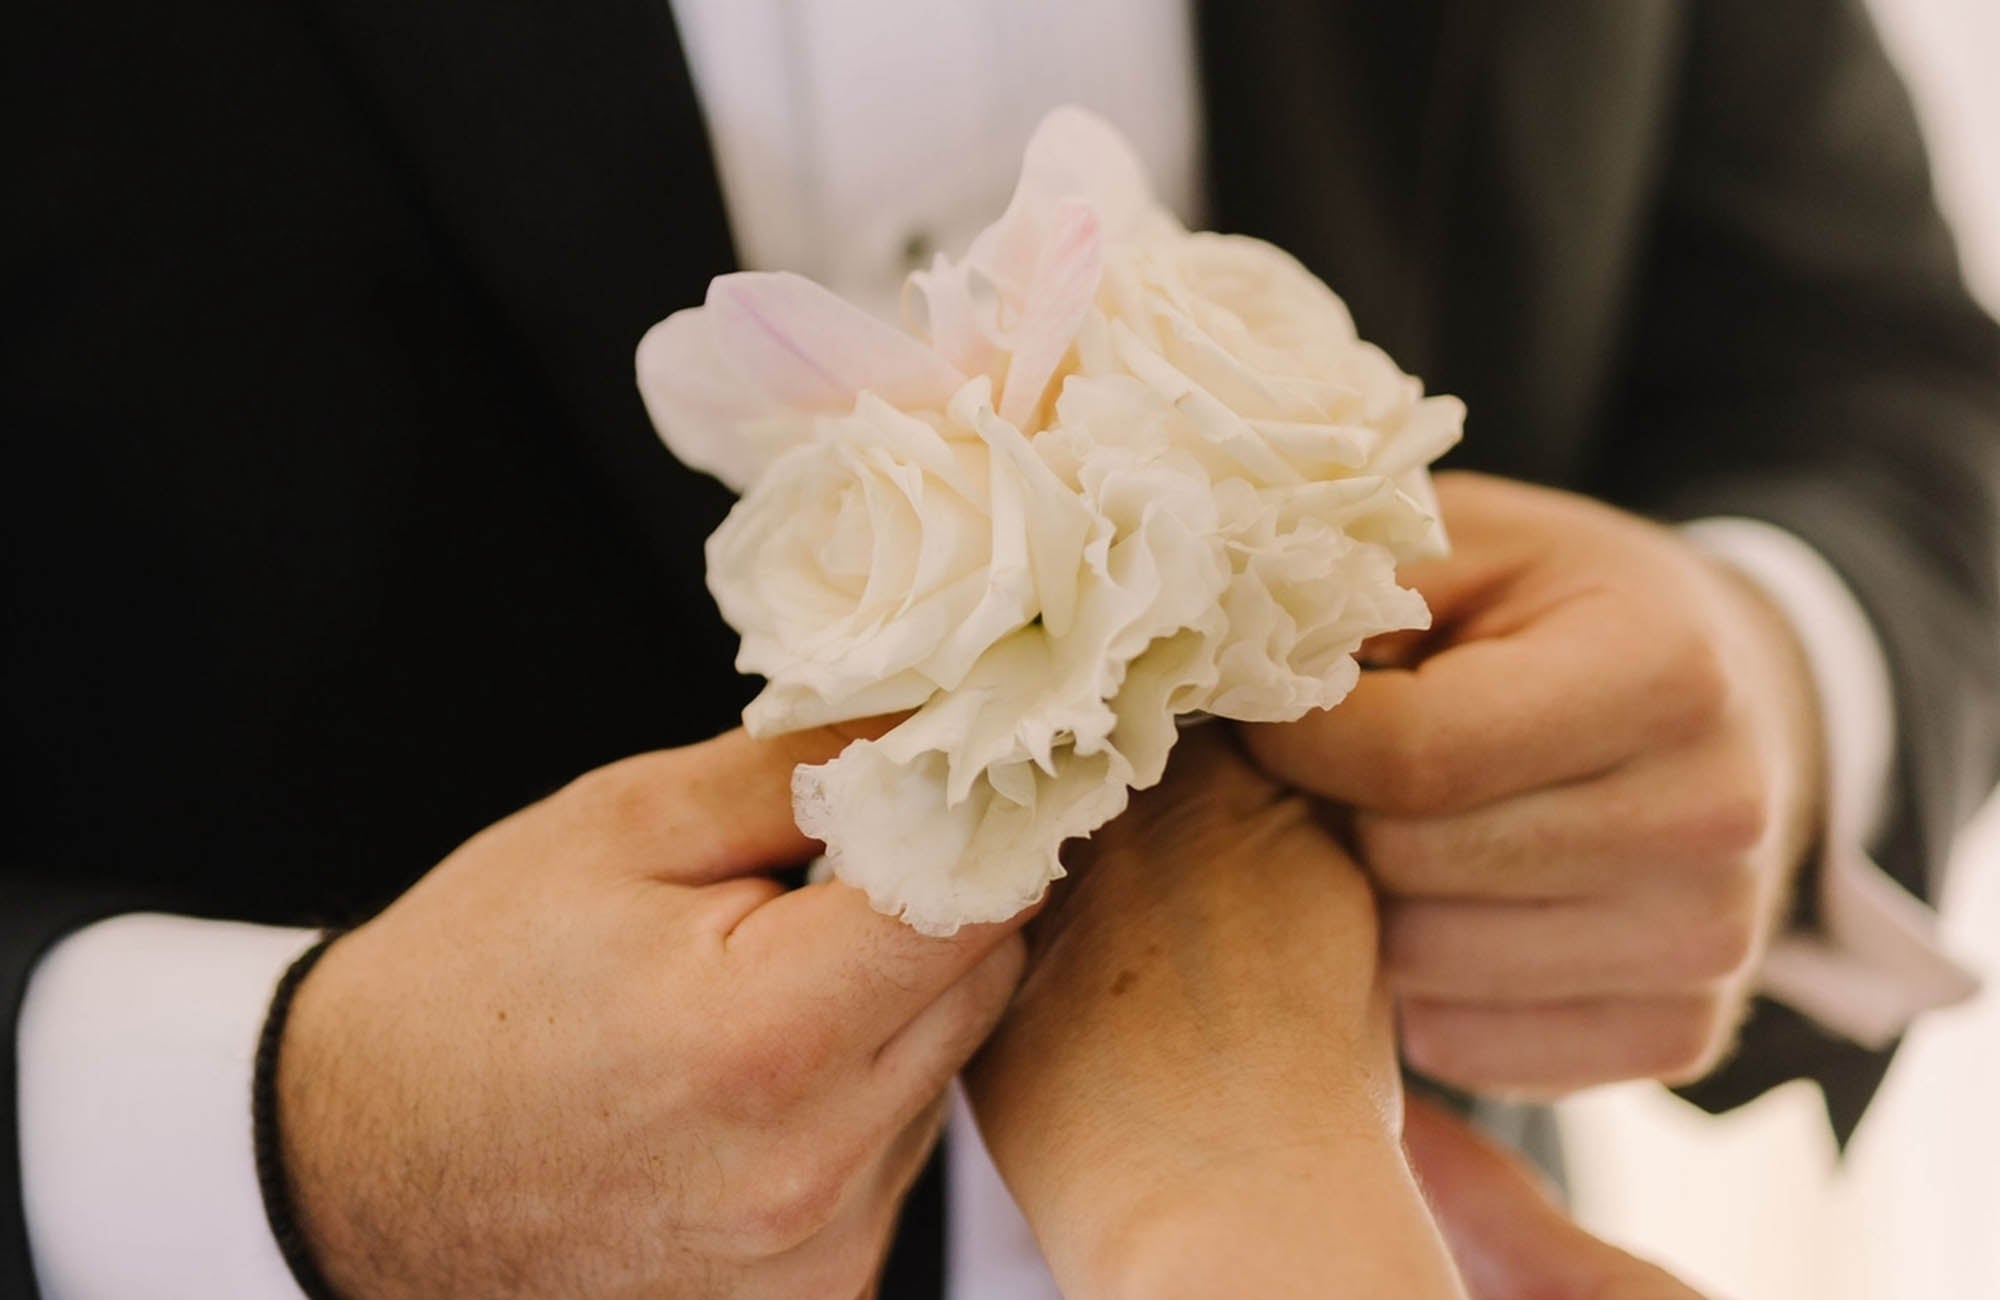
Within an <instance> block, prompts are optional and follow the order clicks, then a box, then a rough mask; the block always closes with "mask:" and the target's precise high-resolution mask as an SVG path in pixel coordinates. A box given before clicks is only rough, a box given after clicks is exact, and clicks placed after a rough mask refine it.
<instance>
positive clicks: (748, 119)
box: [18, 0, 1974, 1300]
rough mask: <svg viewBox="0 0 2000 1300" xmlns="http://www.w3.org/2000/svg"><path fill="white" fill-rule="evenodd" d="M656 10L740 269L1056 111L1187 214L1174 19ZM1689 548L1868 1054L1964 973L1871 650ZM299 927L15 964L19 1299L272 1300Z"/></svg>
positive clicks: (958, 181) (968, 1253)
mask: <svg viewBox="0 0 2000 1300" xmlns="http://www.w3.org/2000/svg"><path fill="white" fill-rule="evenodd" d="M662 2H663V3H664V2H667V0H662ZM672 7H673V11H674V16H675V18H676V20H677V22H678V24H679V27H680V31H681V35H682V40H683V44H684V46H685V48H686V53H687V57H688V61H689V65H690V68H691V70H692V73H693V77H694V82H695V87H696V90H697V92H698V94H699V97H700V101H701V104H702V108H703V114H704V117H705V119H706V122H707V126H708V131H709V136H710V139H711V141H712V142H713V144H714V146H715V153H716V160H717V165H718V170H719V172H720V179H721V183H722V190H723V196H724V199H725V201H726V203H727V206H728V210H729V219H730V223H731V226H732V229H733V231H734V233H735V236H736V240H737V246H738V248H739V249H740V250H741V252H742V255H743V258H744V261H745V263H746V264H747V265H749V266H752V267H758V268H767V269H786V270H794V271H799V272H802V273H804V274H806V275H809V276H811V277H812V278H814V279H817V280H819V281H821V282H822V283H824V284H826V285H828V286H829V287H831V288H832V289H834V290H835V291H836V292H838V293H841V294H843V295H845V296H847V297H849V298H851V299H854V300H855V301H858V302H860V303H862V304H864V305H866V306H868V307H870V308H872V309H874V310H876V311H878V312H882V313H884V314H893V313H894V311H895V305H896V302H897V298H898V293H899V289H900V285H901V282H902V279H903V276H904V274H905V273H906V272H907V271H908V270H909V269H911V267H912V266H913V265H914V264H916V263H918V262H921V261H926V260H928V256H929V253H930V251H931V250H933V249H939V248H942V249H958V248H963V247H964V245H965V244H966V243H967V242H968V241H969V240H970V238H971V236H972V235H973V233H974V232H975V231H976V230H977V229H978V228H979V227H980V226H981V225H983V224H984V223H986V222H987V221H989V220H991V219H992V218H993V217H994V216H996V215H997V214H998V213H999V212H1000V210H1001V209H1002V207H1004V205H1005V203H1006V199H1007V196H1008V194H1009V192H1010V190H1011V188H1012V185H1013V180H1014V174H1015V169H1016V167H1017V164H1018V162H1019V159H1020V156H1021V151H1022V149H1023V147H1024V146H1025V145H1026V143H1027V140H1028V137H1029V135H1030V133H1031V132H1032V131H1033V129H1034V126H1035V124H1036V122H1037V121H1038V120H1039V119H1040V117H1041V116H1042V114H1043V113H1044V112H1045V111H1047V110H1048V109H1049V108H1051V107H1054V106H1055V105H1058V104H1062V103H1070V102H1073V103H1080V104H1083V105H1085V106H1087V107H1090V108H1093V109H1095V110H1097V111H1098V112H1099V113H1101V114H1103V115H1104V116H1105V117H1106V118H1108V119H1109V120H1110V121H1112V122H1113V123H1115V124H1116V125H1117V126H1118V127H1119V128H1120V129H1121V130H1123V131H1124V132H1125V133H1126V134H1127V135H1128V136H1129V137H1130V138H1131V140H1132V141H1133V143H1134V145H1135V147H1136V148H1137V150H1138V152H1139V155H1140V157H1141V158H1142V160H1143V161H1144V163H1145V165H1146V167H1147V170H1148V171H1149V172H1150V173H1151V175H1152V176H1153V178H1154V182H1155V184H1156V186H1157V188H1158V191H1159V194H1160V196H1161V198H1162V199H1163V201H1165V202H1166V203H1167V204H1168V205H1169V206H1170V207H1172V208H1174V209H1175V210H1176V211H1178V212H1179V213H1180V215H1181V216H1182V217H1183V218H1184V219H1186V220H1188V221H1190V222H1198V220H1199V215H1200V214H1199V212H1198V210H1197V202H1198V197H1197V196H1198V195H1199V193H1200V176H1199V159H1200V157H1201V149H1200V139H1199V135H1200V130H1201V120H1200V105H1199V97H1198V95H1197V92H1196V82H1195V60H1194V47H1193V33H1192V27H1191V19H1190V15H1189V13H1188V12H1187V9H1186V6H1185V5H1183V4H1178V3H1163V2H1161V0H1094V2H1093V3H1088V4H1085V3H1079V2H1078V0H964V2H962V3H956V4H938V3H936V0H812V2H810V3H808V2H807V0H672ZM663 162H664V160H663ZM1338 287H1339V286H1337V285H1336V286H1335V288H1336V289H1337V288H1338ZM634 342H635V343H636V340H634ZM1689 535H1690V536H1691V537H1692V538H1693V539H1694V540H1695V541H1696V542H1697V544H1699V545H1701V546H1703V547H1705V548H1706V549H1708V550H1710V551H1711V552H1712V553H1715V554H1717V555H1720V556H1722V557H1724V558H1726V559H1728V560H1730V561H1731V562H1733V563H1735V564H1737V565H1738V566H1739V567H1740V568H1741V569H1742V570H1743V571H1744V572H1745V573H1747V574H1748V575H1749V576H1750V577H1751V578H1752V579H1753V580H1755V581H1757V582H1758V583H1759V584H1760V585H1762V586H1763V588H1764V589H1765V590H1766V591H1768V592H1769V593H1770V595H1771V596H1772V598H1773V599H1774V600H1775V601H1776V602H1777V604H1778V605H1779V606H1780V607H1781V608H1782V609H1783V610H1784V611H1785V612H1786V613H1787V614H1788V615H1789V616H1790V617H1791V619H1792V620H1793V622H1794V624H1795V625H1796V627H1797V629H1798V631H1799V634H1800V638H1801V641H1802V642H1803V644H1804V645H1805V646H1806V648H1807V652H1808V654H1809V656H1810V658H1811V661H1812V668H1813V672H1814V675H1815V680H1816V682H1817V684H1818V687H1819V691H1820V699H1821V702H1822V705H1823V712H1824V716H1825V721H1826V727H1827V734H1828V746H1829V755H1830V763H1829V767H1830V769H1831V790H1830V792H1829V807H1830V821H1829V827H1828V836H1827V844H1828V850H1827V852H1828V856H1827V859H1826V863H1825V870H1824V871H1823V872H1822V873H1821V875H1820V880H1821V882H1822V883H1821V888H1822V890H1823V891H1824V895H1823V899H1822V902H1823V904H1824V908H1823V910H1824V913H1825V917H1826V926H1825V928H1824V930H1823V932H1822V933H1819V934H1816V935H1813V936H1803V935H1800V936H1787V937H1784V938H1782V939H1781V940H1780V941H1779V942H1778V944H1777V945H1776V947H1775V948H1774V950H1773V952H1772V953H1771V954H1770V958H1769V960H1768V962H1767V966H1766V971H1765V978H1766V984H1767V987H1768V990H1769V991H1771V992H1773V993H1775V994H1777V995H1779V996H1781V997H1783V998H1785V999H1786V1000H1788V1001H1790V1002H1791V1003H1792V1004H1793V1005H1795V1006H1798V1007H1800V1008H1801V1009H1803V1010H1805V1011H1807V1012H1808V1013H1809V1014H1812V1015H1813V1016H1815V1017H1816V1018H1817V1019H1818V1020H1820V1021H1821V1022H1822V1023H1823V1024H1825V1025H1827V1026H1828V1027H1830V1028H1832V1029H1834V1030H1836V1031H1837V1032H1841V1033H1845V1034H1848V1035H1850V1036H1852V1037H1854V1038H1855V1039H1857V1040H1858V1041H1861V1042H1864V1043H1870V1044H1875V1043H1880V1042H1883V1041H1886V1039H1887V1038H1889V1037H1891V1036H1893V1035H1894V1033H1895V1032H1896V1031H1898V1030H1899V1029H1900V1028H1901V1027H1902V1026H1903V1025H1904V1024H1906V1023H1907V1022H1908V1020H1909V1019H1910V1018H1911V1017H1912V1016H1914V1015H1915V1014H1916V1013H1917V1012H1918V1011H1921V1010H1924V1009H1926V1008H1928V1007H1932V1006H1937V1005H1942V1004H1945V1003H1947V1002H1950V1001H1954V1000H1957V999H1959V998H1962V997H1964V996H1967V995H1968V994H1969V993H1970V991H1971V990H1972V988H1973V987H1974V984H1973V982H1972V980H1971V979H1970V977H1969V976H1967V975H1966V974H1965V972H1964V971H1963V970H1961V969H1959V968H1958V967H1956V966H1955V965H1954V964H1952V963H1951V962H1949V961H1948V960H1946V959H1945V958H1944V957H1943V955H1942V954H1941V952H1940V951H1939V949H1938V947H1937V945H1936V943H1935V942H1934V941H1933V939H1932V937H1931V930H1932V924H1933V917H1932V915H1931V913H1930V912H1929V910H1928V909H1926V908H1925V907H1924V906H1923V905H1922V904H1920V903H1919V902H1917V900H1915V899H1914V898H1912V897H1911V896H1909V895H1908V894H1907V893H1904V892H1903V891H1902V890H1900V889H1899V888H1898V887H1897V886H1896V885H1895V884H1894V883H1893V882H1892V881H1890V880H1889V878H1888V877H1887V876H1886V875H1884V874H1883V873H1882V872H1881V871H1880V870H1878V869H1877V868H1875V867H1874V866H1872V865H1871V864H1870V863H1869V862H1868V860H1867V857H1866V853H1865V849H1866V845H1867V843H1868V837H1869V835H1870V833H1871V832H1872V830H1873V822H1874V820H1875V818H1876V817H1877V816H1879V810H1880V807H1881V803H1882V796H1883V790H1884V788H1885V780H1886V776H1885V774H1886V772H1887V769H1888V764H1889V761H1890V756H1891V754H1892V751H1893V735H1894V723H1893V718H1892V716H1891V703H1890V700H1891V696H1890V689H1889V681H1888V675H1887V670H1886V668H1885V667H1884V665H1883V661H1882V653H1881V650H1880V647H1879V646H1878V644H1877V642H1876V639H1875V636H1874V633H1873V631H1872V630H1871V629H1870V628H1869V626H1868V623H1867V620H1866V617H1865V616H1864V615H1863V613H1862V612H1861V610H1860V608H1859V606H1858V605H1857V604H1856V602H1855V600H1854V598H1853V596H1852V595H1851V594H1850V593H1849V592H1848V590H1847V588H1846V587H1845V586H1844V585H1843V584H1842V582H1841V580H1840V578H1839V577H1838V576H1837V575H1836V574H1835V573H1834V572H1833V570H1832V569H1831V568H1830V567H1828V565H1827V564H1826V563H1825V561H1823V560H1822V559H1821V558H1820V557H1819V556H1818V555H1817V554H1816V553H1815V552H1814V551H1813V550H1812V549H1811V548H1810V547H1808V546H1806V545H1805V544H1804V543H1802V542H1800V541H1799V540H1797V539H1796V538H1794V537H1792V536H1791V535H1789V534H1787V533H1784V532H1782V531H1780V530H1778V529H1775V528H1772V527H1770V526H1769V525H1765V524H1760V523H1757V522H1755V521H1751V520H1708V521H1703V522H1702V523H1699V524H1696V525H1694V526H1692V527H1691V528H1690V529H1689ZM311 940H312V935H311V934H310V933H308V932H306V931H302V930H284V929H271V928H267V927H258V926H245V925H236V924H231V923H226V922H215V921H196V920H189V919H186V918H177V917H157V916H141V917H119V918H114V919H112V920H109V921H105V922H101V923H99V924H98V925H95V926H92V927H90V928H88V929H85V930H83V931H80V932H79V933H77V934H75V935H73V936H71V937H70V938H68V939H66V940H65V941H63V942H62V943H61V944H59V945H58V946H57V947H56V948H55V949H54V950H53V951H52V952H51V953H50V954H49V956H48V957H46V958H45V959H44V960H43V961H42V963H41V964H40V965H39V966H38V967H37V969H36V972H35V974H34V976H33V978H32V980H31V982H30V986H29V989H28V993H27V998H26V1002H25V1004H24V1007H23V1010H22V1015H21V1019H20V1022H19V1027H18V1035H19V1037H18V1049H19V1059H20V1098H19V1100H20V1117H21V1128H22V1133H21V1161H22V1176H23V1181H24V1189H25V1193H26V1205H27V1212H28V1225H29V1235H30V1240H31V1244H32V1248H33V1251H34V1259H35V1265H36V1269H37V1272H38V1274H39V1275H40V1277H41V1279H42V1284H43V1288H44V1291H45V1293H46V1296H47V1298H48V1300H177V1298H179V1297H189V1298H190V1300H192V1298H194V1297H201V1300H283V1298H284V1297H293V1298H296V1297H297V1295H298V1292H297V1290H296V1288H294V1287H293V1285H292V1284H291V1282H290V1279H289V1277H288V1276H287V1274H286V1272H285V1269H284V1266H283V1264H282V1262H281V1261H280V1260H279V1258H278V1255H277V1252H276V1249H275V1247H274V1246H273V1245H272V1243H271V1241H270V1237H269V1234H268V1231H267V1229H266V1226H265V1222H264V1216H263V1210H262V1206H261V1203H260V1201H259V1199H258V1193H257V1183H256V1177H255V1173H254V1170H253V1167H252V1159H251V1148H250V1127H249V1124H250V1121H249V1083H250V1072H251V1059H252V1055H253V1053H254V1049H255V1043H256V1038H257V1032H258V1028H259V1024H260V1022H261V1019H262V1016H263V1013H264V1008H265V1003H266V1001H267V999H268V998H269V996H270V991H271V989H272V987H273V985H274V984H275V983H276V981H277V978H278V976H279V975H280V974H281V973H282V971H283V970H284V968H285V967H286V966H287V965H288V964H289V963H290V961H291V959H292V958H293V957H294V956H296V955H297V954H298V953H299V952H300V951H302V950H303V949H304V948H305V947H306V946H307V945H308V944H309V943H310V942H311ZM947 1140H948V1142H949V1143H950V1145H951V1157H952V1158H951V1164H950V1173H949V1192H950V1195H949V1208H950V1221H949V1224H948V1227H947V1234H946V1243H947V1272H948V1278H949V1282H948V1297H949V1300H1050V1298H1053V1297H1055V1296H1056V1294H1057V1293H1056V1290H1055V1286H1054V1283H1053V1281H1052V1280H1051V1279H1050V1277H1049V1275H1048V1271H1047V1269H1046V1268H1045V1267H1044V1266H1043V1265H1042V1262H1041V1259H1040V1257H1039V1255H1038V1254H1037V1253H1036V1250H1035V1245H1034V1240H1033V1238H1032V1236H1031V1235H1030V1234H1029V1232H1028V1229H1027V1225H1026V1224H1025V1222H1024V1221H1023V1220H1022V1219H1021V1216H1020V1213H1019V1211H1018V1209H1017V1208H1016V1207H1015V1206H1014V1204H1013V1202H1012V1200H1011V1199H1010V1198H1009V1196H1008V1194H1007V1191H1006V1188H1005V1187H1004V1185H1003V1184H1002V1183H1001V1181H1000V1179H999V1175H998V1174H997V1173H996V1172H995V1171H994V1169H993V1167H992V1164H991V1162H990V1161H989V1160H988V1159H987V1158H986V1155H985V1150H984V1148H983V1146H982V1145H981V1144H980V1142H979V1139H978V1134H977V1131H976V1129H975V1128H974V1126H973V1125H972V1123H971V1121H970V1117H969V1115H968V1114H967V1112H966V1110H965V1108H964V1105H963V1101H962V1099H960V1100H959V1101H958V1102H957V1103H956V1104H955V1105H954V1108H953V1113H952V1119H951V1122H950V1128H949V1134H948V1138H947Z"/></svg>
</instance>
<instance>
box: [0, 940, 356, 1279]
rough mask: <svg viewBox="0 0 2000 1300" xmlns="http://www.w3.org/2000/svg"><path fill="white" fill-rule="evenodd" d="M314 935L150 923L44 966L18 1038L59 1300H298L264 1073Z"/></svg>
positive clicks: (27, 1155)
mask: <svg viewBox="0 0 2000 1300" xmlns="http://www.w3.org/2000/svg"><path fill="white" fill-rule="evenodd" d="M315 937H316V936H315V935H314V933H313V932H312V931H310V930H292V929H278V928H274V927H270V926H257V925H243V924H238V923H236V922H231V921H198V920H193V919H190V918H187V917H177V916H157V915H150V914H135V915H129V916H119V917H113V918H111V919H110V920H108V921H100V922H98V923H97V924H95V925H92V926H89V927H88V928H86V929H83V930H79V931H78V932H77V933H75V934H73V935H71V936H69V937H68V938H67V939H64V940H63V941H62V942H61V943H59V944H57V945H56V946H55V947H54V948H53V949H51V950H50V951H49V953H48V955H47V956H45V957H44V958H42V960H41V962H40V963H39V964H37V966H36V967H35V970H34V974H33V975H32V977H31V978H30V980H29V983H28V991H27V996H26V999H25V1001H24V1002H23V1003H22V1007H21V1018H20V1021H19V1024H18V1026H17V1030H16V1035H17V1037H16V1045H17V1048H18V1052H19V1061H20V1079H19V1088H20V1091H19V1102H20V1124H21V1180H22V1192H23V1199H24V1202H25V1206H26V1210H27V1219H28V1241H29V1247H30V1250H31V1252H32V1254H33V1258H34V1264H35V1273H36V1275H37V1277H38V1278H39V1279H40V1281H41V1288H42V1296H43V1300H139V1298H141V1297H143V1298H144V1300H181V1298H182V1297H186V1298H187V1300H287V1297H290V1298H293V1300H297V1298H298V1297H299V1296H300V1292H299V1290H298V1287H297V1285H296V1284H295V1283H294V1282H293V1281H292V1276H291V1272H290V1270H289V1269H287V1268H286V1266H285V1262H284V1260H283V1258H282V1257H280V1255H279V1254H278V1248H277V1245H276V1244H275V1243H274V1242H273V1241H272V1239H271V1233H270V1229H269V1227H268V1226H267V1224H266V1222H265V1219H264V1205H263V1199H262V1197H261V1195H260V1193H259V1192H258V1188H257V1172H256V1160H255V1156H254V1153H253V1151H252V1142H251V1132H250V1076H251V1067H252V1064H253V1061H254V1059H255V1056H256V1050H257V1037H258V1034H259V1032H260V1030H261V1029H262V1027H263V1022H264V1015H265V1011H266V1010H267V1008H268V1006H269V1003H270V999H271V993H272V990H273V989H274V988H275V987H276V985H277V982H278V979H279V977H280V976H281V975H282V974H283V973H284V971H285V969H286V968H287V967H288V966H289V965H290V964H291V962H292V961H293V959H295V958H296V957H298V956H299V954H300V953H302V952H304V951H305V950H306V949H307V948H308V947H310V946H311V945H312V943H313V941H314V938H315Z"/></svg>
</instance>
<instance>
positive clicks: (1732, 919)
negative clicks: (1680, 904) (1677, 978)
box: [1674, 907, 1757, 983]
mask: <svg viewBox="0 0 2000 1300" xmlns="http://www.w3.org/2000/svg"><path fill="white" fill-rule="evenodd" d="M1756 946H1757V926H1756V921H1755V917H1754V915H1753V914H1752V912H1751V911H1750V909H1749V908H1747V907H1741V908H1738V907H1725V908H1718V909H1715V910H1714V911H1712V912H1711V913H1709V914H1708V915H1705V916H1703V917H1702V918H1701V919H1700V920H1699V921H1698V922H1697V923H1695V924H1693V925H1690V926H1688V927H1686V928H1685V929H1684V930H1683V931H1682V932H1681V933H1680V934H1679V935H1678V936H1677V937H1676V940H1675V943H1674V969H1675V970H1676V972H1677V973H1678V974H1680V975H1681V976H1682V977H1683V978H1685V979H1687V980H1689V981H1692V982H1695V983H1706V982H1709V981H1713V980H1720V979H1727V978H1728V977H1730V976H1731V975H1734V974H1736V973H1737V972H1738V971H1740V970H1742V969H1743V968H1744V967H1745V966H1747V965H1748V964H1749V962H1750V958H1751V956H1752V955H1753V953H1754V951H1755V949H1756Z"/></svg>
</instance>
